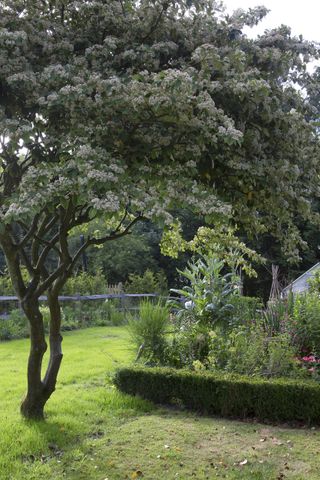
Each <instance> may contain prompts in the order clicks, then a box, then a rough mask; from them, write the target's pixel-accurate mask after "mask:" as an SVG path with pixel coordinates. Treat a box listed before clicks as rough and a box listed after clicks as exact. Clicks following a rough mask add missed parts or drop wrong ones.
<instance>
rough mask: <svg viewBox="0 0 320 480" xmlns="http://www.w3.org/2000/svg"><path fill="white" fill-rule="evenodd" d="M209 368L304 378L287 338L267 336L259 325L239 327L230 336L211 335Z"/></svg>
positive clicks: (248, 373)
mask: <svg viewBox="0 0 320 480" xmlns="http://www.w3.org/2000/svg"><path fill="white" fill-rule="evenodd" d="M210 338H211V343H210V352H209V355H208V368H209V369H220V370H226V371H229V372H235V373H239V374H245V375H257V376H265V377H280V376H289V377H296V376H298V377H299V376H300V377H301V376H305V373H306V372H305V371H304V370H303V369H302V368H301V366H300V364H299V362H297V360H296V358H295V357H296V355H297V352H296V349H295V348H294V347H293V346H292V345H291V338H290V336H289V335H288V334H286V333H282V334H277V335H275V336H273V337H269V336H266V334H265V332H264V330H263V328H262V327H261V326H260V325H256V326H252V327H251V328H245V327H239V328H237V329H234V330H233V331H232V332H231V333H229V334H228V335H225V336H223V335H221V334H220V335H217V334H216V333H215V332H211V335H210Z"/></svg>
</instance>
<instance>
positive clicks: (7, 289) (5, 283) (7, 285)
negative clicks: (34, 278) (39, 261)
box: [0, 268, 29, 295]
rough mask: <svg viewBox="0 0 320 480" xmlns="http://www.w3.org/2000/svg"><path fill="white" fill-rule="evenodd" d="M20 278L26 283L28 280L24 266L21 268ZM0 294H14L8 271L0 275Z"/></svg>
mask: <svg viewBox="0 0 320 480" xmlns="http://www.w3.org/2000/svg"><path fill="white" fill-rule="evenodd" d="M21 273H22V278H23V280H24V281H25V282H26V283H27V282H28V280H29V274H28V271H27V269H26V268H22V269H21ZM0 295H15V291H14V288H13V286H12V281H11V278H10V275H9V274H8V273H4V274H3V275H0Z"/></svg>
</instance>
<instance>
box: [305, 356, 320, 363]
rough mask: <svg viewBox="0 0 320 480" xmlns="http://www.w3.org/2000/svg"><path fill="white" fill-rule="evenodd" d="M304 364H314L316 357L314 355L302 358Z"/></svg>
mask: <svg viewBox="0 0 320 480" xmlns="http://www.w3.org/2000/svg"><path fill="white" fill-rule="evenodd" d="M302 360H303V361H304V362H316V361H317V360H316V357H315V356H314V355H309V356H308V357H302Z"/></svg>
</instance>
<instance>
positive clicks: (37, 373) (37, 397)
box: [21, 293, 62, 420]
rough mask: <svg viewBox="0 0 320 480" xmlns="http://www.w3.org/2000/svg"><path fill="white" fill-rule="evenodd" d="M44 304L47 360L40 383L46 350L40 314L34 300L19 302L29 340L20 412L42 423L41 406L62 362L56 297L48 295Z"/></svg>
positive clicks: (42, 412)
mask: <svg viewBox="0 0 320 480" xmlns="http://www.w3.org/2000/svg"><path fill="white" fill-rule="evenodd" d="M48 304H49V309H50V332H49V346H50V358H49V363H48V367H47V371H46V374H45V376H44V379H43V380H42V379H41V369H42V360H43V355H44V353H45V352H46V350H47V344H46V341H45V331H44V325H43V318H42V314H41V312H40V309H39V303H38V300H37V299H34V298H33V299H28V300H26V301H24V302H22V306H23V310H24V312H25V314H26V316H27V317H28V320H29V322H30V341H31V348H30V354H29V361H28V375H27V378H28V389H27V394H26V397H25V398H24V400H23V402H22V404H21V413H22V415H23V416H24V417H25V418H28V419H37V420H42V419H43V418H44V406H45V404H46V402H47V400H48V399H49V398H50V396H51V395H52V393H53V392H54V391H55V387H56V382H57V376H58V372H59V369H60V365H61V361H62V350H61V343H62V336H61V334H60V325H61V309H60V304H59V300H58V296H57V295H51V294H50V293H49V294H48Z"/></svg>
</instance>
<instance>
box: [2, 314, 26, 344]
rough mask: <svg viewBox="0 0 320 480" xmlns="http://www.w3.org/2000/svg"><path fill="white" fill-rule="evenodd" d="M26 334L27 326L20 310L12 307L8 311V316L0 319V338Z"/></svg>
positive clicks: (17, 336) (8, 338) (10, 338)
mask: <svg viewBox="0 0 320 480" xmlns="http://www.w3.org/2000/svg"><path fill="white" fill-rule="evenodd" d="M28 335H29V328H28V325H27V321H26V318H25V316H24V313H23V312H22V310H20V309H18V308H17V309H14V310H12V311H11V312H10V316H9V318H7V319H0V340H12V339H15V338H25V337H27V336H28Z"/></svg>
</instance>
